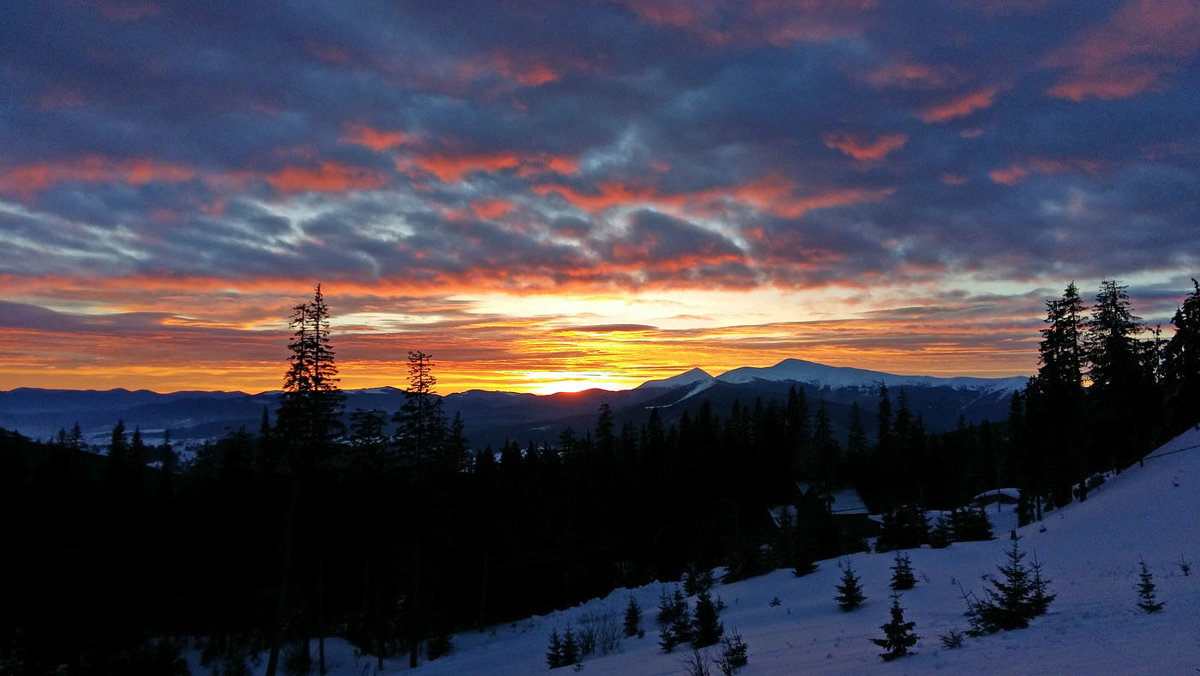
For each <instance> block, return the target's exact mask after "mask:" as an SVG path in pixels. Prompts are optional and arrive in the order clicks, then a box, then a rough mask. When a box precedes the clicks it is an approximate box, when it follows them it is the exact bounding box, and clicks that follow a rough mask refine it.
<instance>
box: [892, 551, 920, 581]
mask: <svg viewBox="0 0 1200 676" xmlns="http://www.w3.org/2000/svg"><path fill="white" fill-rule="evenodd" d="M894 561H895V562H894V563H893V564H892V582H891V586H892V589H895V590H897V591H902V590H905V589H912V588H913V587H915V586H916V585H917V578H916V577H915V576H914V575H913V570H912V561H911V560H910V559H909V558H908V554H904V553H899V552H898V553H897V554H896V558H895V560H894Z"/></svg>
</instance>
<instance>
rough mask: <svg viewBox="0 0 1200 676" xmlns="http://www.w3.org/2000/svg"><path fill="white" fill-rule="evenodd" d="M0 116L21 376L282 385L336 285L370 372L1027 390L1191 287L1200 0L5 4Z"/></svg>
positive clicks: (353, 354)
mask: <svg viewBox="0 0 1200 676" xmlns="http://www.w3.org/2000/svg"><path fill="white" fill-rule="evenodd" d="M0 102H2V103H0V143H2V147H3V148H4V152H3V153H2V154H0V244H3V246H4V249H5V251H6V255H5V256H3V257H2V258H0V281H2V282H3V283H4V286H3V288H4V291H3V292H2V293H0V297H3V298H4V299H6V300H5V301H4V302H3V306H2V307H3V308H4V314H3V316H2V317H0V331H2V332H3V333H4V335H5V337H6V340H5V343H6V347H5V348H3V352H5V353H6V354H5V359H4V364H5V365H4V366H0V387H9V386H13V387H15V386H19V385H35V384H39V383H43V382H44V383H46V384H57V385H67V386H78V387H84V386H90V385H89V383H91V382H101V380H97V379H102V381H103V382H104V383H107V384H114V385H115V384H122V385H125V386H148V387H155V388H157V389H170V388H178V387H188V386H199V385H203V386H221V385H222V384H225V385H226V386H227V387H230V388H233V387H245V388H250V389H253V388H256V387H257V388H264V387H274V386H276V384H277V381H278V380H279V374H278V373H277V372H280V369H279V368H278V362H279V361H280V359H281V358H282V354H281V350H282V345H283V343H284V341H283V340H282V339H281V336H283V335H284V333H283V329H284V328H285V327H282V321H283V320H284V318H286V316H287V308H288V307H290V306H291V305H292V304H294V303H295V302H298V301H299V300H302V299H303V298H304V297H305V296H306V295H307V294H308V293H310V292H311V288H312V285H313V284H314V283H315V282H316V281H323V282H325V283H326V284H327V289H328V291H329V293H330V300H331V303H332V305H333V309H334V311H335V313H337V314H339V315H342V316H343V317H344V318H345V321H344V323H343V324H341V325H339V332H340V335H339V342H340V344H341V345H343V348H342V355H343V358H344V359H345V364H344V367H343V370H344V374H345V375H346V380H347V384H352V383H353V384H383V383H384V382H392V383H395V382H398V381H399V380H400V375H401V374H396V373H387V374H381V373H380V372H381V371H386V370H387V369H389V368H395V367H394V366H392V365H391V362H392V361H394V360H397V359H402V358H403V355H404V354H405V352H406V350H407V349H412V348H417V347H420V348H421V349H425V350H426V351H432V352H434V353H435V355H436V356H438V357H439V358H440V359H441V362H442V364H443V367H442V368H444V369H446V370H447V373H446V374H445V375H444V376H443V377H442V380H441V382H442V383H443V384H447V383H450V384H451V385H450V387H451V388H452V389H456V388H461V387H467V386H472V385H486V386H489V387H511V388H526V389H528V388H536V387H540V386H541V385H542V384H541V383H540V382H532V381H533V380H536V378H532V379H525V380H523V376H522V374H526V373H539V374H545V373H547V372H550V373H552V372H556V371H572V370H574V371H578V372H586V373H590V374H607V375H596V376H595V377H596V378H597V379H598V380H604V378H607V379H608V380H607V381H606V382H611V383H615V384H622V385H629V384H636V382H638V381H640V379H645V377H659V376H662V375H670V374H671V373H673V372H675V371H679V370H684V369H685V368H690V367H691V366H692V365H700V366H704V367H706V368H710V369H714V370H720V369H721V368H722V367H732V366H738V365H743V364H764V363H769V362H771V361H772V360H774V359H776V358H777V357H783V356H807V357H810V358H813V357H821V358H825V360H826V361H830V362H840V363H853V364H855V365H862V364H864V363H866V362H870V365H871V366H875V367H880V368H890V369H892V370H904V369H905V368H909V369H910V370H922V371H929V370H930V369H935V370H938V371H940V372H942V373H946V374H952V373H990V374H1011V373H1014V372H1028V371H1030V370H1032V368H1034V366H1035V358H1036V357H1035V351H1034V350H1035V346H1036V329H1037V326H1038V322H1039V319H1040V315H1041V312H1042V306H1041V302H1042V300H1043V298H1044V297H1045V296H1046V295H1057V293H1058V292H1059V291H1060V290H1061V288H1062V287H1063V286H1065V285H1066V283H1067V282H1069V281H1071V280H1077V281H1078V282H1079V284H1080V285H1081V287H1083V288H1084V289H1088V288H1090V287H1091V286H1093V285H1094V283H1095V282H1098V281H1099V280H1100V279H1101V278H1113V277H1117V278H1122V279H1125V280H1126V281H1128V282H1130V283H1131V284H1132V285H1133V291H1134V293H1135V296H1136V298H1135V301H1136V302H1137V303H1138V309H1139V311H1140V312H1141V314H1142V315H1143V316H1145V317H1147V318H1148V319H1151V320H1156V319H1157V320H1159V321H1161V320H1162V317H1164V316H1166V317H1169V314H1170V311H1171V309H1172V308H1173V304H1174V303H1175V302H1177V300H1178V299H1177V298H1174V297H1172V296H1171V293H1172V291H1171V289H1175V292H1176V293H1178V294H1179V295H1180V296H1181V295H1182V294H1183V293H1186V291H1187V290H1188V288H1189V287H1190V284H1188V283H1186V279H1187V277H1188V276H1189V275H1193V276H1194V275H1196V274H1198V273H1200V236H1198V233H1200V227H1198V226H1200V223H1197V219H1198V216H1197V215H1198V214H1200V127H1198V126H1197V125H1196V123H1195V122H1196V112H1195V111H1196V110H1198V109H1200V5H1197V4H1196V3H1195V2H1194V1H1193V0H1154V1H1153V2H1151V1H1150V0H1129V1H1125V2H1112V1H1100V2H1092V3H1085V4H1083V5H1080V4H1079V3H1065V2H1054V1H1053V0H1012V1H1010V2H974V1H973V0H943V1H940V2H934V1H924V0H918V1H916V2H908V3H883V2H874V1H872V0H857V1H851V0H803V1H796V2H789V1H785V0H753V1H752V2H749V3H745V4H744V5H743V6H739V7H738V8H737V10H736V11H734V10H732V9H730V8H729V6H727V5H724V4H722V3H716V2H708V1H707V0H695V1H692V2H685V1H683V0H650V1H645V0H640V1H639V2H601V1H598V0H597V1H595V2H577V3H497V2H456V3H432V4H431V3H415V2H400V3H377V2H339V3H332V2H330V3H323V2H322V3H311V2H286V1H280V2H274V3H256V4H253V5H252V6H246V5H245V3H235V2H211V3H199V4H189V3H182V4H181V3H166V2H154V1H151V0H103V1H101V0H97V1H96V2H89V3H79V2H66V1H62V2H60V1H56V0H49V1H47V2H38V3H5V4H3V6H0ZM738 299H740V300H738ZM917 306H919V307H923V308H926V309H928V310H929V311H928V312H926V313H925V314H923V315H921V316H919V317H918V316H916V315H912V316H910V315H908V314H906V313H904V312H901V311H900V309H902V308H907V307H917ZM933 309H938V311H933ZM606 326H607V327H617V328H614V329H613V330H611V331H605V330H597V327H600V328H603V327H606ZM622 326H623V327H624V328H620V327H622ZM572 327H583V328H574V329H573V328H572ZM586 327H591V328H590V329H588V328H586ZM9 337H11V338H14V339H16V340H8V339H7V338H9ZM216 341H220V342H221V345H222V347H221V348H220V349H219V350H213V349H208V350H203V349H199V348H198V347H197V346H199V345H206V344H209V345H211V344H213V343H215V342H216ZM110 343H111V345H112V347H111V349H110V348H107V347H105V345H108V344H110ZM142 346H152V347H142ZM434 346H436V348H435V347H434ZM193 350H197V351H198V352H202V353H204V354H197V353H196V352H193ZM134 355H136V357H135V356H134ZM212 355H220V359H217V358H216V357H214V356H212ZM931 357H936V358H937V361H936V362H931ZM210 359H211V360H212V361H211V363H210V362H209V360H210ZM272 360H273V361H272ZM931 363H933V364H934V365H933V366H930V364H931ZM187 364H198V365H201V366H197V368H198V369H199V370H198V371H196V370H193V371H192V372H190V373H189V368H188V367H187V366H186V365H187ZM197 373H199V374H200V375H197ZM643 376H644V377H643ZM537 377H538V378H543V379H553V378H552V377H546V376H544V375H540V376H537ZM189 378H191V379H192V380H193V381H189V380H188V379H189ZM197 379H199V380H203V381H204V382H202V383H200V382H194V380H197Z"/></svg>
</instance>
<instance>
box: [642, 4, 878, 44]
mask: <svg viewBox="0 0 1200 676" xmlns="http://www.w3.org/2000/svg"><path fill="white" fill-rule="evenodd" d="M621 4H623V5H624V6H625V7H626V8H627V9H629V10H630V11H632V12H633V13H634V14H636V15H637V16H638V18H640V19H641V20H642V21H645V22H646V23H650V24H654V25H657V26H666V27H669V28H675V29H679V30H681V31H683V32H684V33H686V34H687V35H689V36H690V37H691V38H692V39H694V40H696V41H697V42H700V43H702V44H705V45H707V46H709V47H729V46H751V45H762V44H768V45H772V46H775V47H787V46H790V45H793V44H796V43H799V42H823V41H828V40H833V39H837V38H845V37H852V36H855V35H858V34H859V33H861V32H862V30H863V27H864V25H865V24H866V21H867V20H868V19H869V17H868V10H870V9H872V8H874V7H875V6H876V4H877V3H876V1H875V0H801V1H800V2H796V1H795V0H752V1H751V2H747V3H743V4H742V5H741V6H739V7H738V10H737V11H736V12H729V11H727V8H726V7H725V6H724V5H723V4H722V3H719V2H715V1H713V0H701V1H699V2H697V1H695V0H623V2H622V3H621Z"/></svg>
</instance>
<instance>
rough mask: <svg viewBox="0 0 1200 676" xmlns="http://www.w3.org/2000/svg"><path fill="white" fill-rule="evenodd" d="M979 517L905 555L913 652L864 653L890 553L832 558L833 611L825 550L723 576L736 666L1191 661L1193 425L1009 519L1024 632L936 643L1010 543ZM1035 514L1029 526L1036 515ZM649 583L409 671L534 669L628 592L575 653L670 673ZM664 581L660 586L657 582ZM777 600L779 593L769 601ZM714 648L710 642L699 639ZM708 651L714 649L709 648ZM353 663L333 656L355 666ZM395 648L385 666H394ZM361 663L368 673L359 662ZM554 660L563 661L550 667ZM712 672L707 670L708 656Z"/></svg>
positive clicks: (1073, 665)
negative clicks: (1093, 481)
mask: <svg viewBox="0 0 1200 676" xmlns="http://www.w3.org/2000/svg"><path fill="white" fill-rule="evenodd" d="M990 509H991V510H993V511H992V512H991V515H992V516H993V517H994V521H995V522H996V526H997V533H998V535H1000V537H999V539H997V540H994V541H991V542H978V543H959V544H954V545H952V546H951V547H950V548H948V549H944V550H934V549H928V548H925V549H918V550H912V551H910V552H909V555H910V556H911V559H912V563H913V568H914V570H915V571H916V573H917V577H918V580H919V583H918V585H917V587H916V588H915V589H912V590H910V591H907V592H904V593H903V596H902V598H901V605H902V606H903V607H904V609H905V616H906V618H907V619H909V620H912V621H915V622H916V629H915V630H916V632H917V634H919V635H920V636H921V640H920V642H919V643H918V644H917V647H916V650H917V653H918V654H916V655H913V656H909V657H905V658H903V659H900V660H897V661H896V662H892V663H884V662H883V661H882V660H880V659H879V657H878V652H879V649H878V648H877V647H876V646H874V645H873V644H871V643H870V641H869V639H871V638H877V637H881V636H882V632H881V631H880V629H879V625H881V624H883V623H884V622H886V621H887V620H888V605H889V599H888V594H889V593H890V590H889V589H888V588H887V584H888V580H889V576H890V566H891V565H892V563H893V555H892V554H856V555H853V556H850V557H847V559H846V560H848V561H852V562H853V565H854V567H855V569H856V571H857V572H858V573H859V574H860V576H861V577H862V580H863V584H864V587H865V591H866V594H867V596H868V600H867V602H866V604H865V605H864V606H863V607H861V608H859V609H858V610H856V611H854V612H850V613H843V612H841V611H839V610H838V607H837V605H836V604H835V603H834V601H833V596H834V594H835V589H834V587H835V586H836V584H837V582H838V578H839V576H840V571H839V569H838V567H837V562H836V561H825V562H822V563H821V564H820V568H819V569H818V571H817V572H816V573H813V574H812V575H809V576H806V577H803V578H797V577H794V576H793V575H792V573H791V572H790V571H787V570H780V571H776V572H774V573H771V574H768V575H765V576H762V577H759V578H755V579H751V580H745V581H742V582H737V583H734V584H729V585H717V586H716V587H715V588H714V590H713V591H714V593H715V594H716V595H719V596H720V598H721V599H722V600H723V601H724V602H725V603H726V605H727V608H726V609H725V611H724V612H723V613H722V615H721V620H722V622H723V623H724V626H725V628H726V629H727V630H733V629H736V630H738V631H739V632H740V633H741V634H742V636H743V637H744V639H745V641H746V643H747V644H748V645H749V655H750V663H749V665H748V666H746V667H745V668H743V669H742V670H741V671H739V672H738V673H739V674H743V675H745V676H752V675H754V674H780V675H783V674H922V673H933V672H939V673H946V674H966V673H978V674H994V673H1003V674H1194V673H1196V669H1197V668H1198V667H1200V570H1198V569H1196V567H1195V565H1193V570H1192V572H1191V575H1190V576H1184V575H1183V574H1182V572H1181V570H1180V567H1179V565H1178V564H1179V562H1180V560H1181V557H1182V558H1183V559H1186V560H1188V561H1191V562H1193V564H1195V563H1200V518H1198V517H1197V515H1198V514H1200V431H1195V430H1193V431H1191V432H1189V433H1187V434H1185V435H1183V436H1181V437H1179V438H1178V439H1175V440H1174V441H1172V442H1171V443H1169V444H1167V445H1166V446H1164V447H1163V448H1161V449H1159V450H1158V451H1156V452H1155V453H1153V454H1152V455H1151V456H1149V457H1148V458H1147V459H1146V461H1145V465H1144V466H1143V467H1138V466H1134V467H1132V468H1130V469H1128V470H1126V471H1125V472H1123V473H1122V474H1120V475H1118V476H1116V477H1115V478H1113V479H1111V480H1110V481H1108V482H1107V483H1106V484H1104V485H1103V486H1101V487H1099V488H1097V489H1096V490H1094V491H1093V492H1092V494H1091V497H1090V498H1089V499H1088V500H1087V501H1086V502H1083V503H1075V504H1072V505H1070V506H1068V507H1066V508H1064V509H1061V510H1059V511H1056V512H1051V513H1049V514H1047V516H1046V518H1045V520H1044V522H1043V523H1042V524H1034V525H1031V526H1027V527H1025V528H1022V529H1020V530H1019V531H1018V534H1019V536H1020V539H1021V540H1020V542H1021V546H1022V548H1023V549H1025V550H1026V551H1027V552H1029V553H1030V555H1031V556H1032V555H1033V553H1036V555H1037V558H1038V559H1039V560H1041V561H1042V562H1043V563H1044V565H1045V571H1046V573H1047V575H1048V576H1049V577H1050V578H1051V583H1050V591H1052V592H1054V593H1057V595H1058V597H1057V599H1056V600H1055V601H1054V602H1053V603H1052V604H1051V606H1050V612H1049V613H1048V614H1047V615H1045V616H1042V617H1040V618H1037V619H1035V620H1034V621H1033V623H1032V626H1030V627H1029V628H1028V629H1024V630H1019V631H1014V632H1008V633H1002V634H997V635H993V636H987V637H982V638H968V639H967V640H966V643H965V645H964V646H963V647H962V648H959V649H957V650H945V649H943V648H942V647H941V645H940V642H939V640H938V637H939V636H941V635H942V634H945V633H946V632H947V631H949V630H950V629H958V630H960V631H962V630H964V629H966V620H965V619H964V618H963V616H962V612H963V602H962V600H961V598H960V592H959V589H958V586H957V584H956V583H962V585H963V586H964V587H966V588H967V589H968V590H974V591H975V592H976V593H979V592H981V591H982V590H983V589H984V586H985V583H984V580H983V578H984V577H985V576H990V575H994V574H995V573H996V566H997V565H998V564H999V563H1001V562H1002V560H1003V552H1004V550H1005V549H1006V548H1007V547H1008V546H1009V544H1010V543H1009V540H1008V537H1006V535H1007V532H1008V528H1010V527H1011V525H1012V524H1013V523H1014V520H1013V515H1012V513H1011V512H1010V511H1004V512H1001V513H998V514H997V513H996V511H995V510H997V509H1004V510H1009V509H1010V508H1008V507H1003V508H998V507H996V506H993V507H991V508H990ZM1043 526H1044V528H1043ZM1139 558H1144V559H1145V560H1146V562H1147V563H1148V564H1149V566H1150V570H1151V571H1152V572H1153V574H1154V576H1155V582H1156V584H1157V585H1158V597H1159V599H1160V600H1163V601H1165V602H1166V606H1165V608H1164V609H1163V610H1162V611H1161V612H1159V613H1157V614H1153V615H1151V614H1146V613H1144V612H1142V611H1140V610H1139V609H1138V607H1137V605H1136V604H1137V600H1138V598H1137V594H1136V591H1135V589H1134V584H1135V582H1136V581H1137V577H1136V574H1137V570H1138V560H1139ZM662 587H663V586H662V585H658V584H654V585H648V586H646V587H641V588H638V589H634V590H618V591H616V592H614V593H613V594H612V595H610V596H609V597H608V598H605V599H597V600H594V601H591V602H589V603H587V604H584V605H583V606H580V607H577V608H572V609H569V610H564V611H559V612H555V613H553V614H551V615H548V616H545V617H534V618H530V619H527V620H524V621H521V622H517V623H514V624H512V625H504V626H499V627H495V628H493V629H491V630H489V631H487V632H484V633H476V632H469V633H465V634H460V635H457V636H455V637H454V644H455V653H454V654H452V655H450V656H447V657H444V658H442V659H440V660H437V661H435V662H430V663H427V664H423V665H422V666H421V667H420V668H419V669H418V670H417V672H415V673H422V674H466V673H470V674H537V673H543V672H546V671H547V669H546V664H545V657H544V653H545V650H546V645H547V639H548V637H549V636H550V632H551V631H553V630H555V629H557V630H558V631H559V633H560V634H561V633H562V632H563V631H564V630H565V629H566V628H567V626H568V625H570V626H573V627H575V629H576V631H578V629H579V626H580V619H581V618H582V617H583V616H584V615H585V614H587V613H593V614H594V613H598V612H613V613H615V614H616V618H617V619H616V621H617V622H618V624H619V623H620V621H621V620H620V618H621V613H622V611H623V609H624V607H625V604H626V603H627V601H628V598H629V596H630V595H631V594H632V595H633V596H634V597H635V598H636V599H637V601H638V603H639V605H640V606H641V607H642V609H643V611H644V617H643V620H642V626H643V628H644V629H645V630H646V636H645V638H642V639H638V638H629V639H625V640H624V641H623V642H622V644H621V648H620V650H619V652H618V653H616V654H611V655H608V656H604V657H595V656H593V657H590V658H588V659H587V660H586V661H585V662H584V672H585V673H588V674H614V675H616V674H622V675H624V674H679V673H684V669H683V666H682V664H681V658H682V657H683V656H684V653H682V652H680V650H677V651H676V653H675V654H663V653H662V652H661V650H660V649H659V647H658V644H657V639H658V632H657V630H656V628H655V626H654V619H653V617H654V613H655V610H656V607H657V603H658V595H659V591H660V589H662ZM668 588H670V587H669V586H668ZM776 598H778V599H779V601H780V603H779V605H775V606H773V605H772V600H773V599H776ZM709 650H710V652H713V649H709ZM713 654H714V655H715V652H713ZM365 664H366V661H365V660H362V659H360V660H359V661H358V662H357V664H345V665H340V666H339V668H345V671H340V672H339V673H351V672H353V673H360V672H361V668H362V667H363V665H365ZM399 668H400V660H396V661H389V662H388V670H389V671H393V670H399ZM368 673H370V672H368ZM563 673H565V670H564V672H563ZM713 673H719V672H718V671H717V670H716V669H715V668H714V669H713Z"/></svg>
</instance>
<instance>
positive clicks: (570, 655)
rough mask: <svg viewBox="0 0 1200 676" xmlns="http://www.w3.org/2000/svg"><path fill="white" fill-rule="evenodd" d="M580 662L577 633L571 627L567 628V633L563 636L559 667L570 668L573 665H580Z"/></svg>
mask: <svg viewBox="0 0 1200 676" xmlns="http://www.w3.org/2000/svg"><path fill="white" fill-rule="evenodd" d="M579 660H580V655H579V644H578V643H577V642H576V641H575V632H573V631H572V630H571V628H570V627H567V632H566V634H564V635H563V642H562V653H561V654H560V655H559V666H563V667H569V666H571V665H572V664H579Z"/></svg>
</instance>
